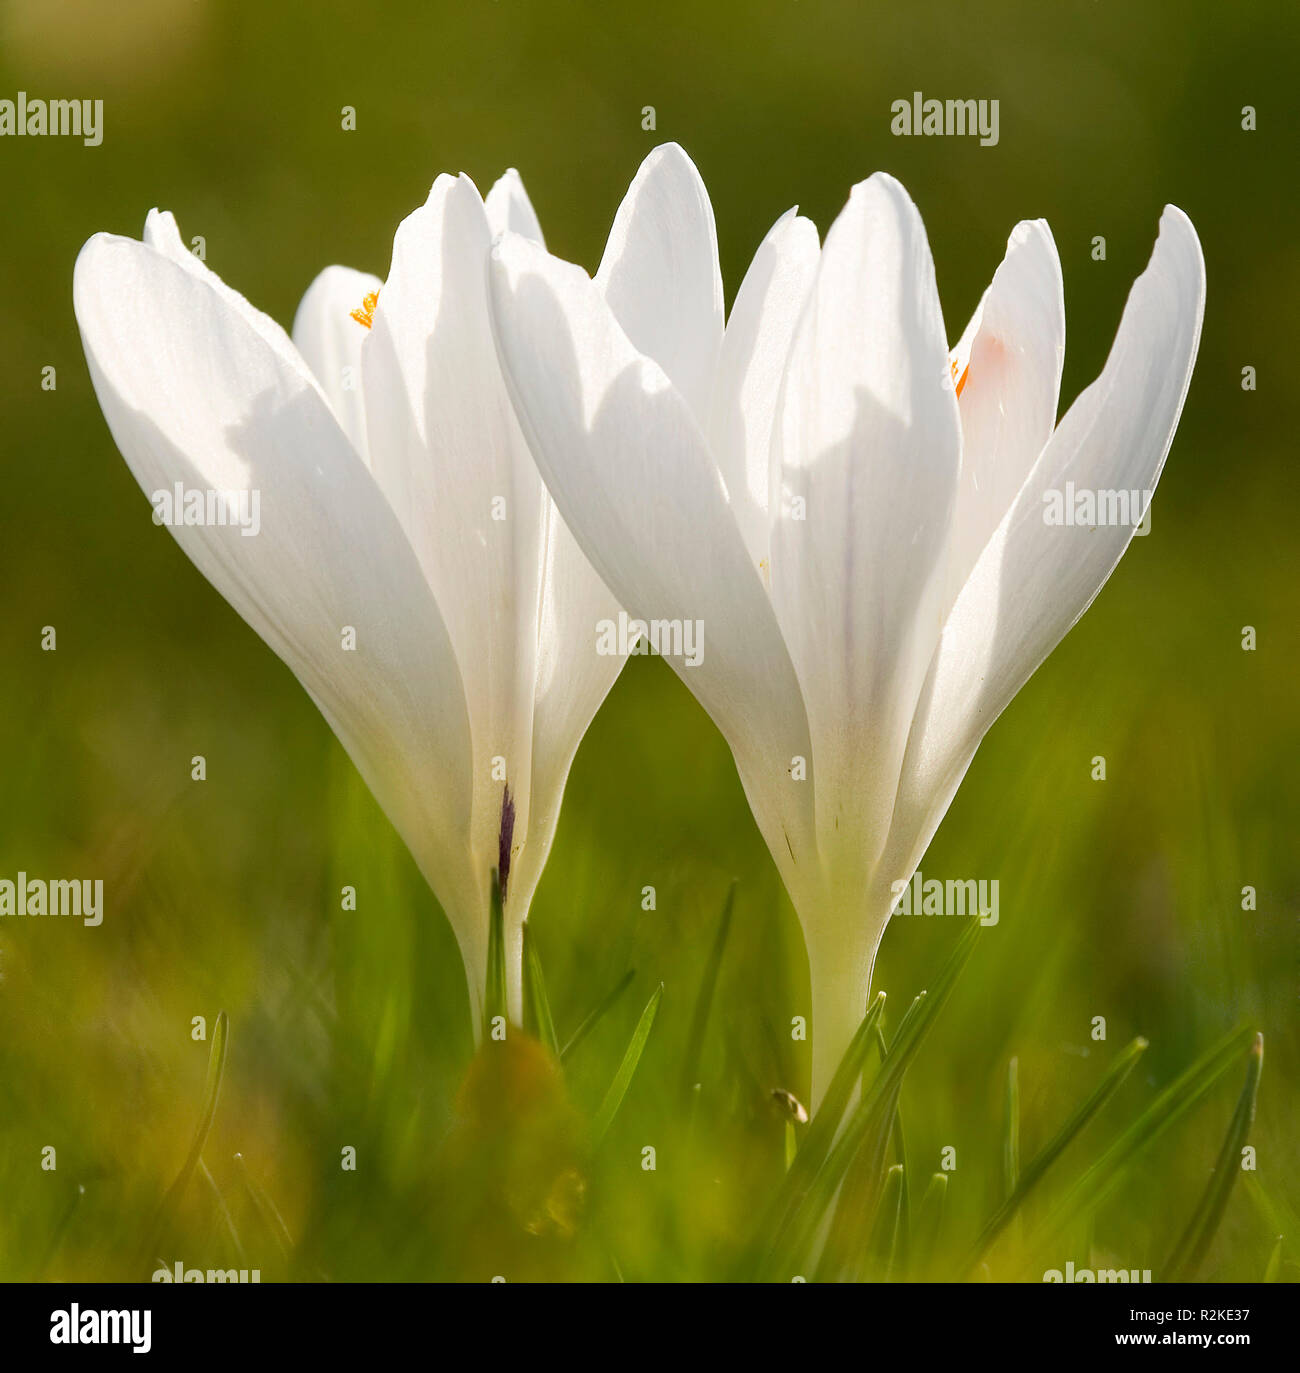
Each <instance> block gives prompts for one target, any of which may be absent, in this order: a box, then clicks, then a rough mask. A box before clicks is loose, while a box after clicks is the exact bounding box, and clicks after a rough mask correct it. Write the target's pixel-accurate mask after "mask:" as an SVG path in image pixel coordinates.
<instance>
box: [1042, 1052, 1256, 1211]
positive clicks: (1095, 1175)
mask: <svg viewBox="0 0 1300 1373" xmlns="http://www.w3.org/2000/svg"><path fill="white" fill-rule="evenodd" d="M1252 1037H1253V1033H1252V1031H1251V1030H1249V1029H1247V1028H1244V1027H1243V1028H1241V1029H1237V1030H1233V1031H1232V1032H1231V1033H1230V1034H1227V1035H1225V1036H1224V1037H1223V1038H1222V1039H1221V1040H1220V1041H1219V1042H1218V1043H1217V1044H1215V1045H1213V1046H1212V1047H1211V1048H1209V1049H1208V1050H1206V1052H1205V1053H1204V1054H1202V1055H1201V1057H1200V1058H1199V1059H1197V1060H1196V1062H1195V1063H1193V1064H1192V1065H1191V1067H1189V1068H1187V1069H1186V1070H1185V1071H1184V1072H1182V1073H1181V1074H1180V1075H1179V1076H1178V1077H1177V1078H1176V1079H1175V1080H1174V1081H1173V1082H1172V1083H1170V1085H1169V1086H1168V1087H1166V1088H1165V1090H1164V1091H1163V1092H1161V1093H1160V1095H1159V1096H1158V1097H1157V1098H1156V1099H1155V1101H1153V1102H1152V1103H1151V1105H1150V1106H1148V1107H1147V1109H1146V1110H1145V1111H1144V1112H1143V1113H1142V1114H1141V1115H1140V1116H1139V1117H1138V1119H1137V1120H1135V1121H1134V1122H1133V1124H1132V1125H1130V1126H1129V1128H1128V1129H1127V1130H1125V1131H1124V1133H1123V1134H1122V1135H1120V1137H1119V1138H1118V1139H1117V1140H1116V1141H1115V1142H1114V1143H1113V1144H1112V1145H1111V1146H1110V1148H1109V1149H1107V1150H1106V1152H1105V1153H1104V1154H1103V1155H1102V1156H1101V1158H1099V1159H1098V1160H1097V1161H1096V1162H1095V1163H1094V1164H1092V1166H1091V1167H1089V1168H1088V1169H1087V1170H1086V1171H1085V1172H1084V1174H1083V1175H1082V1177H1080V1178H1079V1179H1078V1180H1077V1181H1076V1182H1075V1183H1074V1185H1073V1186H1072V1187H1071V1188H1070V1189H1069V1191H1068V1192H1067V1193H1066V1195H1065V1196H1064V1197H1063V1198H1062V1199H1061V1201H1060V1202H1059V1203H1058V1205H1057V1206H1056V1208H1055V1210H1053V1211H1052V1213H1051V1214H1050V1215H1049V1216H1048V1218H1047V1220H1046V1221H1045V1222H1044V1223H1043V1225H1042V1226H1041V1227H1040V1228H1039V1231H1038V1233H1039V1234H1040V1235H1045V1234H1048V1233H1050V1232H1054V1231H1056V1230H1059V1229H1060V1228H1062V1227H1063V1226H1065V1225H1068V1224H1070V1223H1071V1222H1072V1221H1073V1220H1075V1219H1076V1218H1077V1217H1078V1216H1080V1215H1082V1214H1084V1213H1086V1212H1089V1211H1093V1210H1095V1209H1096V1208H1097V1207H1098V1206H1100V1205H1101V1203H1102V1202H1103V1201H1105V1199H1106V1198H1107V1197H1108V1196H1110V1194H1111V1193H1112V1192H1113V1191H1114V1190H1115V1188H1116V1187H1118V1186H1119V1185H1120V1184H1121V1183H1122V1182H1123V1180H1124V1178H1125V1176H1126V1175H1127V1172H1128V1168H1129V1166H1130V1165H1131V1164H1132V1162H1133V1161H1134V1160H1135V1159H1136V1158H1137V1157H1138V1156H1139V1155H1140V1154H1141V1153H1142V1152H1143V1151H1144V1150H1145V1149H1147V1148H1149V1147H1150V1146H1151V1145H1152V1144H1154V1143H1155V1141H1156V1140H1157V1139H1159V1138H1160V1136H1161V1135H1163V1134H1164V1132H1165V1131H1166V1130H1168V1129H1169V1128H1170V1127H1171V1126H1173V1125H1174V1124H1176V1123H1177V1122H1178V1121H1179V1120H1181V1119H1182V1118H1183V1117H1184V1116H1185V1115H1187V1114H1188V1113H1189V1112H1190V1111H1191V1110H1192V1108H1193V1107H1195V1106H1197V1105H1199V1103H1200V1102H1201V1101H1202V1100H1203V1098H1204V1097H1205V1096H1206V1094H1207V1093H1208V1092H1209V1091H1210V1089H1211V1088H1212V1087H1213V1086H1214V1085H1215V1083H1216V1082H1218V1080H1219V1079H1220V1078H1221V1077H1222V1076H1223V1075H1224V1074H1225V1073H1226V1072H1227V1071H1228V1070H1229V1069H1230V1068H1231V1067H1232V1065H1233V1063H1234V1062H1235V1061H1236V1060H1237V1059H1238V1058H1239V1057H1240V1055H1241V1052H1242V1050H1243V1049H1245V1048H1246V1046H1247V1044H1248V1043H1249V1042H1250V1040H1251V1039H1252Z"/></svg>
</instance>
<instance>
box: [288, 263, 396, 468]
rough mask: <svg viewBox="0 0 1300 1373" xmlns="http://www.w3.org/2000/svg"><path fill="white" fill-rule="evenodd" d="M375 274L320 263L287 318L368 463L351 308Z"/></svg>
mask: <svg viewBox="0 0 1300 1373" xmlns="http://www.w3.org/2000/svg"><path fill="white" fill-rule="evenodd" d="M380 284H381V283H380V280H379V278H378V277H377V276H371V275H370V273H368V272H356V271H353V270H352V268H351V267H326V268H325V270H324V271H323V272H322V273H321V274H320V275H319V276H318V277H317V278H316V280H315V281H313V282H312V284H311V285H310V286H309V287H308V288H307V294H306V295H305V296H303V298H302V302H301V304H300V305H299V306H298V313H297V314H296V315H295V316H294V321H293V341H294V344H295V346H296V347H297V349H298V351H299V352H300V353H301V354H302V356H303V359H304V360H305V361H306V363H307V365H308V367H310V368H311V370H312V373H313V375H314V376H315V378H316V380H317V381H318V382H319V383H320V387H321V390H322V391H324V392H325V395H326V396H327V397H328V399H329V403H330V405H331V406H333V408H334V414H335V415H336V416H337V418H338V421H339V423H340V424H341V425H342V426H343V432H344V433H345V434H346V435H347V436H348V438H350V439H351V440H352V446H353V447H354V448H355V449H356V450H357V452H358V453H359V454H360V455H361V457H362V458H363V459H364V460H365V461H366V462H367V464H368V463H369V458H368V456H367V455H368V448H367V444H366V410H365V402H364V398H363V396H362V391H361V345H362V344H363V343H364V342H365V340H366V337H367V333H368V331H367V329H366V326H365V325H364V324H359V323H358V322H357V321H356V320H355V319H353V318H352V312H353V311H354V310H360V309H361V308H362V302H363V301H364V300H365V298H366V297H367V296H368V295H372V294H373V293H374V292H376V291H378V290H379V288H380Z"/></svg>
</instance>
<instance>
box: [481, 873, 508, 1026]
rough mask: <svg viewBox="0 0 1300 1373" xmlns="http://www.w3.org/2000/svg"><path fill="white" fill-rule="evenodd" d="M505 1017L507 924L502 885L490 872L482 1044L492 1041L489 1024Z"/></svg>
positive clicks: (494, 874) (495, 875) (495, 874)
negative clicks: (502, 903)
mask: <svg viewBox="0 0 1300 1373" xmlns="http://www.w3.org/2000/svg"><path fill="white" fill-rule="evenodd" d="M498 1016H501V1017H503V1018H504V1017H505V1016H506V920H505V911H504V910H503V909H502V906H501V882H500V880H499V879H498V877H497V870H496V869H495V868H493V869H492V914H491V917H490V919H489V921H488V957H487V986H486V987H485V988H484V991H483V1042H484V1043H485V1044H486V1043H490V1042H491V1039H492V1022H493V1021H494V1020H495V1019H496V1018H497V1017H498Z"/></svg>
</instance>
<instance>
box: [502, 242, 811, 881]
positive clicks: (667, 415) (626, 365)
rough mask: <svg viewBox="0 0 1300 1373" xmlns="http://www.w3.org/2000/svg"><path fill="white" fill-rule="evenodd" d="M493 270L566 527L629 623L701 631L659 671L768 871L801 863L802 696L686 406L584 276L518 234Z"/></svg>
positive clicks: (804, 801) (806, 805) (513, 372)
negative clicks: (733, 781) (697, 720)
mask: <svg viewBox="0 0 1300 1373" xmlns="http://www.w3.org/2000/svg"><path fill="white" fill-rule="evenodd" d="M492 256H493V261H492V268H491V283H492V302H493V320H494V324H495V328H496V335H497V343H498V347H499V349H500V352H501V357H502V363H503V368H504V371H505V375H506V378H507V381H508V383H509V386H510V390H511V394H512V396H513V397H514V400H515V405H516V408H517V410H518V412H519V415H520V419H521V421H522V423H523V426H524V430H525V432H526V433H527V435H528V438H529V441H530V444H531V447H532V451H533V454H534V456H535V458H536V459H537V462H538V465H539V467H540V468H541V469H542V473H543V475H544V476H545V478H546V481H547V485H548V487H549V489H550V491H551V494H552V496H553V497H554V499H555V503H556V505H558V506H559V509H560V512H561V514H562V516H563V518H564V520H565V523H566V524H567V525H568V527H569V529H570V530H571V531H572V533H573V536H574V538H575V539H577V541H578V544H579V545H580V546H581V548H582V549H583V551H584V552H585V553H586V554H587V556H588V558H589V559H590V560H591V562H592V564H593V565H594V567H595V568H596V570H597V571H598V572H599V573H600V574H601V576H602V577H603V578H604V579H605V581H606V583H607V584H608V585H609V588H610V590H611V591H612V592H613V593H614V595H615V596H617V597H618V599H619V600H620V601H621V602H622V604H623V605H625V606H626V607H627V608H628V611H629V612H630V613H631V614H632V615H635V616H637V617H639V618H641V619H644V620H647V621H650V620H655V619H664V620H676V621H679V622H681V623H682V624H684V623H685V622H686V621H688V620H701V621H702V622H703V626H704V642H703V657H702V661H701V662H700V663H699V664H698V665H697V666H689V665H687V664H686V663H684V662H683V660H682V658H681V656H677V657H674V656H671V655H668V654H665V656H666V657H668V661H669V662H670V663H671V664H672V666H673V668H674V669H675V670H676V671H677V672H678V674H679V675H680V676H681V678H682V680H683V681H684V682H685V683H686V685H687V686H688V687H689V688H690V689H691V690H692V691H693V692H694V694H695V695H696V696H697V697H698V698H699V700H700V702H701V704H702V705H703V706H704V707H705V709H706V710H707V711H708V712H709V713H710V714H711V715H712V716H713V719H714V721H715V722H716V723H717V725H718V726H719V728H720V729H721V730H722V732H723V734H724V736H725V737H726V739H727V741H728V743H729V744H730V745H731V748H732V751H733V753H734V755H735V757H736V762H737V765H738V767H739V769H740V772H741V778H742V781H743V783H744V784H745V787H746V791H747V793H748V795H749V799H750V804H751V806H752V807H753V809H754V812H755V816H756V818H757V819H758V822H759V824H760V826H761V827H762V828H763V830H764V835H765V837H766V838H767V840H768V843H769V845H770V846H771V847H772V849H773V852H774V853H775V854H776V855H777V861H778V864H780V863H782V862H785V863H786V865H787V868H788V865H789V864H792V863H795V862H798V861H807V860H808V859H809V856H810V854H811V849H810V846H809V845H810V832H809V830H808V828H807V821H808V818H809V812H810V802H809V800H808V797H809V795H810V787H809V785H808V784H807V783H803V782H794V781H792V780H791V778H790V775H789V772H790V767H791V759H792V758H793V757H794V756H795V755H800V756H804V757H807V756H808V755H807V749H808V742H807V727H806V723H805V720H804V716H803V708H802V703H801V701H800V698H799V692H798V686H797V683H796V681H795V677H794V671H793V667H792V665H791V663H790V659H789V655H788V653H787V652H786V649H785V645H784V643H783V642H782V639H781V634H780V631H779V629H778V627H777V623H776V618H775V616H774V614H773V612H772V607H771V604H770V602H769V600H768V598H767V595H766V594H765V592H764V590H763V587H762V584H761V582H760V580H759V574H758V571H757V569H756V568H755V567H754V565H753V564H752V563H751V561H750V559H749V553H748V550H747V549H746V547H745V543H744V540H743V539H742V538H741V535H740V530H739V528H738V526H737V525H736V523H735V520H734V518H733V517H732V513H731V509H730V506H729V505H728V503H727V496H726V491H725V488H724V487H723V484H722V481H721V478H720V477H719V475H718V471H717V468H716V467H715V466H714V464H713V461H712V458H711V457H710V455H709V453H708V450H707V448H706V446H705V443H704V439H703V437H702V435H701V433H700V431H699V428H698V427H697V425H696V423H695V420H694V418H693V416H692V414H691V411H690V407H689V406H688V405H687V403H686V402H685V400H684V399H683V397H682V396H681V395H680V394H679V393H678V391H677V390H676V389H675V388H674V387H673V385H672V383H671V382H670V381H669V379H668V377H667V376H665V374H664V372H663V370H662V369H661V368H660V366H659V365H658V364H657V363H655V362H653V361H651V360H650V359H648V358H646V357H644V356H643V355H642V354H641V353H639V352H638V351H637V350H636V349H635V348H634V347H633V345H632V343H631V342H630V341H629V339H628V337H627V335H626V334H625V333H624V331H623V329H622V328H621V327H620V326H619V323H618V321H617V320H616V319H615V318H614V316H613V313H612V312H611V309H610V307H609V305H608V304H607V303H606V301H605V300H604V299H603V298H602V296H601V293H600V291H599V290H598V289H597V287H596V285H595V284H593V282H592V281H591V280H590V278H588V277H587V275H586V273H585V272H583V271H582V270H581V268H578V267H574V266H572V265H570V264H568V263H564V262H560V261H558V260H557V259H555V258H553V257H551V256H549V255H548V254H547V253H545V252H543V251H541V250H540V249H539V248H537V247H535V246H534V245H532V244H530V243H528V242H526V241H525V240H524V239H522V238H519V237H518V236H516V235H507V236H506V237H505V238H503V239H502V240H500V241H499V242H498V244H497V245H496V247H495V248H494V250H493V255H492ZM796 853H798V854H799V855H800V858H799V859H796V858H795V854H796Z"/></svg>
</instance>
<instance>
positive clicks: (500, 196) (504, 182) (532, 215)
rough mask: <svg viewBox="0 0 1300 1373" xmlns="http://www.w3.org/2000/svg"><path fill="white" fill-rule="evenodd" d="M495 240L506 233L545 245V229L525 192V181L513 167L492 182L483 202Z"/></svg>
mask: <svg viewBox="0 0 1300 1373" xmlns="http://www.w3.org/2000/svg"><path fill="white" fill-rule="evenodd" d="M483 207H484V209H485V210H486V211H487V220H488V224H489V225H490V226H491V229H492V234H493V237H495V236H496V235H497V234H504V233H506V232H510V233H515V234H522V235H523V236H524V237H525V238H530V239H532V241H533V242H534V243H543V242H544V239H543V238H542V226H541V224H540V223H539V222H538V219H537V212H536V211H535V210H534V209H533V202H532V201H531V200H529V199H528V192H527V191H526V190H524V183H523V178H522V177H520V175H519V173H518V172H517V171H515V169H514V168H513V167H511V168H510V169H509V170H508V171H507V172H506V173H505V174H504V175H503V176H500V177H498V178H497V179H496V181H495V182H494V183H493V186H492V189H491V190H490V191H489V192H488V193H487V199H486V200H484V202H483Z"/></svg>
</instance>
